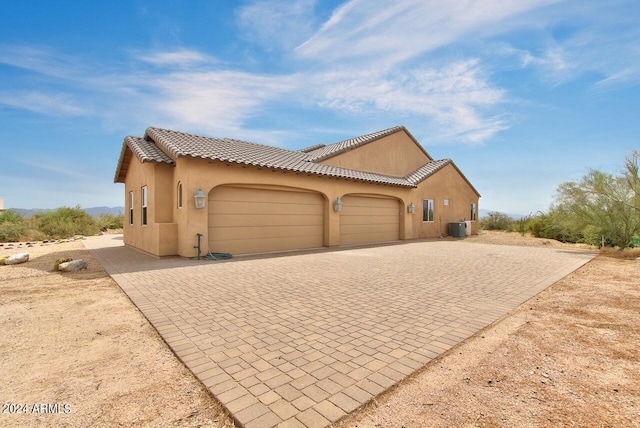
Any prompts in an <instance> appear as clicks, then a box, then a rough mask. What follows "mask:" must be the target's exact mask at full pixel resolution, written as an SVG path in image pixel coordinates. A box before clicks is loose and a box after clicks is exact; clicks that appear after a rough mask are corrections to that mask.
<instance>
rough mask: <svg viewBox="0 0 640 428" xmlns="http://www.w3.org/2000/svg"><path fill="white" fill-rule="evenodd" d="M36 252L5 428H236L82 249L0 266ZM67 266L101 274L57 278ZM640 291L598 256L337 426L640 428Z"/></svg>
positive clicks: (16, 342)
mask: <svg viewBox="0 0 640 428" xmlns="http://www.w3.org/2000/svg"><path fill="white" fill-rule="evenodd" d="M468 239H469V240H470V241H471V242H479V243H492V244H498V245H534V246H549V247H572V246H571V245H569V244H561V243H558V242H556V241H551V240H540V239H537V238H528V237H526V238H523V237H521V236H518V235H517V234H506V233H495V232H492V233H483V234H481V235H479V236H478V237H473V238H468ZM25 251H26V252H29V253H30V255H31V261H29V262H28V263H27V264H23V265H13V266H0V372H1V373H2V382H0V404H1V405H2V406H3V407H2V414H0V426H73V427H81V426H82V427H84V426H187V427H195V426H204V427H225V426H226V427H231V426H233V423H232V421H231V419H230V418H229V417H228V416H227V415H226V414H225V413H224V411H223V410H222V408H221V407H220V406H219V404H218V403H217V402H216V401H215V399H213V398H212V397H211V396H210V395H209V394H208V392H207V391H206V390H205V388H204V387H203V386H202V385H201V384H200V383H199V382H198V381H197V380H196V379H195V378H194V377H193V375H191V373H190V372H189V371H188V370H187V369H186V368H185V367H184V366H183V365H182V364H181V363H180V362H179V361H178V360H177V359H176V357H175V356H174V355H173V354H172V353H171V351H170V350H169V349H168V348H167V346H166V345H165V343H164V342H163V341H162V339H161V338H160V337H159V335H158V334H157V333H156V331H155V330H154V329H153V327H151V326H150V324H149V323H148V321H147V320H146V319H145V318H144V317H143V316H142V315H141V314H140V312H139V311H138V310H137V309H136V308H135V306H133V304H132V303H131V302H130V301H129V299H128V298H127V297H126V295H125V294H124V293H123V292H122V291H121V290H120V288H119V287H118V286H117V284H115V283H114V282H113V281H112V280H111V279H110V278H109V277H108V276H107V275H106V274H105V272H104V271H103V270H102V269H101V268H100V266H99V265H98V264H97V262H96V261H95V260H94V259H93V258H92V257H91V255H90V253H89V252H88V251H86V250H85V249H84V247H83V245H82V243H81V242H80V241H76V242H70V243H62V244H55V245H46V246H40V245H36V246H35V247H33V248H22V249H13V250H7V249H6V247H0V257H1V256H3V255H6V254H13V253H17V252H25ZM62 257H72V258H74V259H77V258H84V259H85V260H87V261H88V263H89V269H88V270H87V271H84V272H80V273H58V272H53V271H52V267H53V263H54V262H55V260H56V259H59V258H62ZM514 268H515V269H517V266H514ZM639 278H640V260H635V259H631V260H622V259H616V258H612V257H603V256H600V257H597V258H596V259H594V260H593V261H592V262H590V263H588V264H587V265H585V266H584V267H583V268H581V269H579V270H578V271H576V272H575V273H573V274H571V275H569V276H568V277H566V278H565V279H563V280H562V281H560V282H558V283H556V284H555V285H553V286H552V287H550V288H549V289H547V290H546V291H544V292H543V293H541V294H539V295H538V296H536V297H535V298H533V299H531V300H530V301H528V302H527V303H525V304H524V305H522V306H521V307H519V308H518V309H516V310H515V311H513V312H512V313H511V314H509V315H508V316H506V317H504V318H502V319H501V320H500V321H498V322H496V323H494V324H493V325H491V326H489V327H488V328H486V329H485V330H483V331H482V332H480V333H478V334H477V335H476V336H474V337H472V338H470V339H468V340H467V341H465V342H464V343H462V344H461V345H459V346H457V347H455V348H453V349H452V350H450V351H449V352H448V353H446V354H445V355H443V356H441V357H439V358H438V359H436V360H434V361H432V362H431V363H430V364H428V365H427V366H426V367H425V368H423V369H422V370H421V371H420V372H419V373H416V374H414V375H413V376H411V377H410V378H408V379H406V380H405V381H403V382H401V384H400V385H398V386H396V387H395V388H393V389H392V390H391V391H388V392H387V393H385V394H383V395H382V396H381V397H378V398H377V399H376V400H374V401H373V402H371V403H370V404H368V405H367V406H365V407H364V408H363V409H361V410H360V411H357V412H355V413H354V414H352V415H350V416H348V417H347V418H346V419H344V420H343V421H341V422H340V423H339V424H337V426H338V427H340V428H346V427H407V428H409V427H432V426H433V427H445V426H447V427H448V426H465V427H473V426H481V427H485V426H486V427H494V426H504V427H511V426H524V427H526V426H572V425H575V426H631V427H633V426H639V425H640V374H639V373H640V352H639V351H638V349H640V280H639ZM41 404H45V406H42V405H41ZM25 405H26V406H25ZM56 405H58V406H57V407H56ZM25 409H26V411H25Z"/></svg>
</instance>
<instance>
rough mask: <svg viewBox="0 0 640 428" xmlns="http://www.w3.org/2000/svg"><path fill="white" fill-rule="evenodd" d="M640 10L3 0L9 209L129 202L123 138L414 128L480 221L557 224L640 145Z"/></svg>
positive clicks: (0, 51)
mask: <svg viewBox="0 0 640 428" xmlns="http://www.w3.org/2000/svg"><path fill="white" fill-rule="evenodd" d="M639 22H640V2H638V1H637V0H629V1H616V0H610V1H606V2H605V1H601V0H578V1H571V0H570V1H555V0H513V1H489V0H487V1H462V0H460V1H444V0H440V1H429V0H396V1H394V2H387V1H372V0H352V1H324V0H323V1H320V0H318V1H313V0H300V1H286V0H266V1H224V0H220V1H195V0H194V1H168V0H165V1H161V0H133V1H123V0H113V1H95V2H87V1H71V0H66V1H65V0H62V1H59V2H52V1H45V0H31V1H8V0H5V1H2V2H0V182H1V183H2V185H1V186H0V197H2V198H4V200H5V206H6V207H7V208H55V207H59V206H62V205H67V206H74V205H76V204H80V205H81V206H83V207H91V206H99V205H107V206H119V205H124V196H123V193H124V192H123V186H122V185H121V184H113V176H114V171H115V168H116V163H117V160H118V156H119V153H120V149H121V146H122V141H123V139H124V137H125V136H126V135H137V136H142V135H143V134H144V131H145V129H146V128H147V127H148V126H159V127H165V128H170V129H175V130H180V131H186V132H192V133H198V134H203V135H209V136H216V137H233V138H240V139H246V140H250V141H254V142H257V143H262V144H271V145H278V146H281V147H285V148H289V149H298V148H303V147H306V146H310V145H313V144H317V143H333V142H337V141H340V140H343V139H345V138H351V137H355V136H358V135H362V134H366V133H369V132H373V131H377V130H381V129H385V128H389V127H392V126H396V125H401V124H402V125H405V126H406V127H407V128H408V129H409V131H410V132H411V133H412V134H413V135H414V136H415V137H416V138H417V139H418V140H419V141H420V142H421V143H422V145H423V146H424V147H425V149H426V150H427V151H428V152H429V153H430V154H431V155H432V156H433V157H435V158H437V159H440V158H452V159H453V160H454V161H455V162H456V164H457V165H458V166H459V167H460V169H461V170H462V171H463V172H464V173H465V175H466V176H467V177H468V178H469V179H470V181H471V182H472V183H473V184H474V185H475V187H476V188H477V189H478V190H479V192H480V193H481V194H482V199H481V200H480V207H481V208H484V209H491V210H498V211H503V212H508V213H519V214H527V213H529V212H536V211H538V210H546V209H548V207H549V204H550V203H551V202H552V200H553V199H552V198H553V195H554V193H555V189H556V188H557V186H558V184H560V183H561V182H564V181H569V180H576V179H579V178H580V177H581V176H582V175H584V174H585V173H586V172H587V171H588V169H589V168H598V169H602V170H605V171H609V172H616V171H618V170H619V169H620V168H621V166H622V164H623V160H624V157H625V156H627V155H628V154H630V152H631V150H633V149H639V148H640V139H639V138H638V136H639V135H640V132H639V131H640V25H639Z"/></svg>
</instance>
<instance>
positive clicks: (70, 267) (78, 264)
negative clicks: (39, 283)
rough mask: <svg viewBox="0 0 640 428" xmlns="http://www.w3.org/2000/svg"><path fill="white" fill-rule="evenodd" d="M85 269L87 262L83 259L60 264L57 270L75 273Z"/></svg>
mask: <svg viewBox="0 0 640 428" xmlns="http://www.w3.org/2000/svg"><path fill="white" fill-rule="evenodd" d="M86 268H87V262H85V261H84V259H78V260H72V261H70V262H66V263H60V266H58V270H60V271H62V272H77V271H79V270H84V269H86Z"/></svg>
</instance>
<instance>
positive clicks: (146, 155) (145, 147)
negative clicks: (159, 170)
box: [114, 136, 174, 183]
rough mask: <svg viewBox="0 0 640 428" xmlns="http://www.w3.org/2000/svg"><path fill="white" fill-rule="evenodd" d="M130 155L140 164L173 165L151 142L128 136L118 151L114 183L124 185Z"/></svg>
mask: <svg viewBox="0 0 640 428" xmlns="http://www.w3.org/2000/svg"><path fill="white" fill-rule="evenodd" d="M132 155H135V156H136V157H137V158H138V160H139V161H140V162H141V163H144V162H152V163H166V164H169V165H173V164H174V161H173V159H171V158H170V157H169V156H167V155H166V153H164V152H163V151H162V150H160V149H159V148H158V146H157V145H156V144H155V143H154V142H153V141H148V140H145V139H144V138H139V137H131V136H128V137H126V138H125V139H124V143H123V144H122V150H121V151H120V159H119V160H118V168H117V169H116V176H115V178H114V182H115V183H124V179H125V175H126V174H127V168H128V167H129V163H130V162H131V156H132Z"/></svg>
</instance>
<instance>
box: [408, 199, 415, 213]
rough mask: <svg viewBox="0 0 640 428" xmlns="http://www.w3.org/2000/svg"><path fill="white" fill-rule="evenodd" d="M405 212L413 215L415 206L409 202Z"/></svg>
mask: <svg viewBox="0 0 640 428" xmlns="http://www.w3.org/2000/svg"><path fill="white" fill-rule="evenodd" d="M407 212H408V213H409V214H413V213H415V212H416V204H414V203H413V202H411V203H410V204H409V205H408V206H407Z"/></svg>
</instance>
